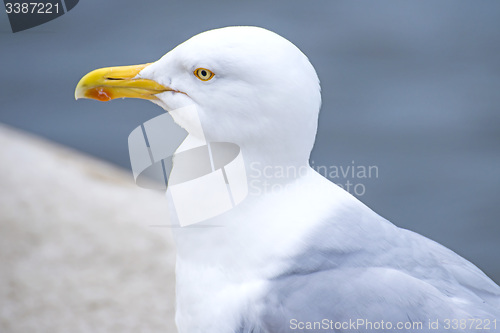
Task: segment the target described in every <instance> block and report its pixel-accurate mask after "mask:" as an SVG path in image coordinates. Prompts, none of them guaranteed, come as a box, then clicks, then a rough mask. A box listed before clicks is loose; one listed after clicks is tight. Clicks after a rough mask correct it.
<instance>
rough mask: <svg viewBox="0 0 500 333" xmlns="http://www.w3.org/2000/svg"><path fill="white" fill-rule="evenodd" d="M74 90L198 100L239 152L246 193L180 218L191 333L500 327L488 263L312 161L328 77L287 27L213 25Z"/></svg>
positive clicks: (211, 125) (207, 130)
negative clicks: (398, 217) (401, 220)
mask: <svg viewBox="0 0 500 333" xmlns="http://www.w3.org/2000/svg"><path fill="white" fill-rule="evenodd" d="M75 97H76V98H77V99H78V98H92V99H97V100H101V101H108V100H111V99H115V98H123V97H129V98H142V99H147V100H150V101H152V102H153V103H155V104H157V105H159V106H161V107H162V108H163V109H164V110H165V111H167V112H172V111H173V110H178V109H181V108H184V107H189V106H195V107H196V108H197V110H198V116H199V121H200V123H201V124H202V127H203V132H204V136H205V138H204V139H206V141H207V142H230V143H234V144H236V145H238V146H239V147H240V149H241V153H242V156H243V159H244V164H245V172H246V176H247V181H248V188H249V193H248V196H247V197H246V198H245V199H244V200H243V201H242V202H241V203H240V204H238V205H236V206H235V207H233V208H232V209H230V210H228V211H226V212H224V213H223V214H220V215H218V216H215V217H211V218H208V219H207V220H205V221H203V222H202V223H201V224H202V226H203V227H194V226H193V227H185V228H183V227H180V228H172V231H173V234H174V237H175V242H176V248H177V262H176V325H177V328H178V331H179V332H181V333H198V332H200V333H201V332H203V333H212V332H213V333H250V332H252V333H264V332H265V333H281V332H325V331H326V332H388V331H396V330H397V331H400V332H448V331H450V332H479V331H480V332H500V287H499V286H498V285H497V284H495V283H494V282H493V281H492V280H491V279H490V278H489V277H487V276H486V275H485V274H484V273H483V272H482V271H481V270H480V269H479V268H477V267H476V266H474V265H473V264H472V263H470V262H469V261H467V260H466V259H464V258H462V257H460V256H459V255H457V254H456V253H454V252H453V251H451V250H449V249H447V248H445V247H444V246H442V245H440V244H438V243H436V242H434V241H432V240H430V239H428V238H426V237H423V236H421V235H419V234H417V233H414V232H412V231H409V230H405V229H402V228H399V227H397V226H395V225H394V224H392V223H391V222H389V221H387V220H386V219H384V218H383V217H381V216H379V215H378V214H377V213H375V212H374V211H373V210H371V209H370V208H368V207H367V206H366V205H364V204H363V203H362V202H360V201H359V200H358V199H357V198H355V197H354V196H352V195H351V194H349V193H348V192H346V191H344V190H343V189H342V188H340V187H338V186H337V185H335V184H333V183H332V182H330V181H329V180H327V179H326V178H324V177H322V176H321V175H320V174H318V173H317V172H316V171H314V170H313V169H312V168H311V167H310V165H309V158H310V153H311V150H312V147H313V144H314V141H315V136H316V131H317V124H318V114H319V110H320V107H321V92H320V84H319V79H318V76H317V74H316V71H315V69H314V68H313V66H312V65H311V63H310V62H309V60H308V58H307V57H306V56H305V55H304V54H303V53H302V52H301V51H300V50H299V49H298V48H297V47H296V46H295V45H294V44H292V43H291V42H289V41H288V40H287V39H285V38H283V37H281V36H279V35H278V34H276V33H274V32H271V31H269V30H266V29H263V28H259V27H225V28H220V29H215V30H210V31H206V32H203V33H201V34H198V35H196V36H194V37H192V38H190V39H189V40H187V41H185V42H184V43H182V44H180V45H179V46H177V47H175V48H174V49H173V50H171V51H170V52H168V53H167V54H165V55H164V56H163V57H162V58H160V59H159V60H158V61H156V62H153V63H148V64H143V65H138V66H125V67H110V68H102V69H98V70H95V71H92V72H90V73H89V74H87V75H85V76H84V77H83V78H82V79H81V81H80V82H79V83H78V85H77V87H76V91H75ZM180 125H181V126H184V127H185V128H186V129H187V130H188V132H189V119H187V120H186V119H184V124H180ZM174 167H175V159H174ZM193 209H196V208H195V207H193ZM195 226H196V225H195Z"/></svg>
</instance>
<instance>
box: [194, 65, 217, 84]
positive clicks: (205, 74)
mask: <svg viewBox="0 0 500 333" xmlns="http://www.w3.org/2000/svg"><path fill="white" fill-rule="evenodd" d="M194 75H196V77H197V78H198V79H200V80H202V81H208V80H210V79H211V78H213V77H214V75H215V74H214V73H213V72H212V71H210V70H208V69H206V68H197V69H195V70H194Z"/></svg>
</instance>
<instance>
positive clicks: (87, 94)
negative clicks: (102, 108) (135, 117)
mask: <svg viewBox="0 0 500 333" xmlns="http://www.w3.org/2000/svg"><path fill="white" fill-rule="evenodd" d="M149 65H150V64H143V65H135V66H120V67H107V68H101V69H96V70H94V71H92V72H90V73H88V74H87V75H85V76H84V77H82V79H81V80H80V82H78V84H77V86H76V89H75V99H79V98H91V99H96V100H98V101H102V102H107V101H110V100H112V99H115V98H125V97H127V98H142V99H149V100H151V99H157V97H156V96H155V95H156V94H159V93H162V92H164V91H173V89H171V88H169V87H165V86H163V85H161V84H159V83H158V82H156V81H153V80H148V79H141V78H136V76H137V74H139V72H140V71H141V70H143V69H144V68H146V67H147V66H149Z"/></svg>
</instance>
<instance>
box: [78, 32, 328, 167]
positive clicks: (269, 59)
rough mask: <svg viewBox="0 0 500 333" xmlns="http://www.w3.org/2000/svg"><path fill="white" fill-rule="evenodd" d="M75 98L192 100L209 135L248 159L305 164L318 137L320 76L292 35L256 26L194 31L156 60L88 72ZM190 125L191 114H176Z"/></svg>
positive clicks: (179, 103) (168, 105)
mask: <svg viewBox="0 0 500 333" xmlns="http://www.w3.org/2000/svg"><path fill="white" fill-rule="evenodd" d="M75 97H76V98H92V99H97V100H101V101H108V100H111V99H114V98H124V97H131V98H142V99H148V100H151V101H152V102H154V103H155V104H157V105H159V106H161V107H162V108H163V109H164V110H166V111H167V112H168V111H172V110H176V109H179V108H182V107H186V106H195V107H196V109H197V111H198V117H199V121H200V123H201V126H202V128H203V133H204V135H205V139H206V140H207V141H209V142H231V143H235V144H237V145H239V146H240V147H241V149H242V152H243V155H244V156H245V159H250V160H254V161H255V160H257V161H259V162H263V163H272V164H285V165H299V164H300V165H303V164H307V163H308V159H309V155H310V152H311V149H312V146H313V144H314V140H315V136H316V130H317V122H318V113H319V109H320V105H321V95H320V86H319V80H318V76H317V74H316V72H315V70H314V68H313V66H312V65H311V63H310V62H309V60H308V59H307V57H306V56H305V55H304V54H303V53H302V52H301V51H300V50H299V49H298V48H297V47H296V46H295V45H293V44H292V43H291V42H289V41H288V40H286V39H285V38H283V37H281V36H279V35H277V34H276V33H274V32H271V31H268V30H266V29H263V28H257V27H226V28H221V29H215V30H210V31H206V32H203V33H201V34H199V35H196V36H194V37H192V38H190V39H189V40H187V41H185V42H184V43H182V44H180V45H178V46H177V47H176V48H174V49H173V50H171V51H170V52H168V53H167V54H165V55H164V56H163V57H162V58H160V59H159V60H158V61H156V62H154V63H150V64H143V65H137V66H122V67H108V68H102V69H98V70H95V71H93V72H90V73H89V74H87V75H85V76H84V77H83V78H82V79H81V81H80V82H79V83H78V85H77V88H76V91H75ZM174 120H175V121H176V122H177V123H178V124H179V125H180V126H182V127H184V128H186V129H187V130H188V132H190V126H192V125H193V124H190V119H188V118H186V119H175V118H174Z"/></svg>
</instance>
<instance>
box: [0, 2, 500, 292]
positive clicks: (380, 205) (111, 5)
mask: <svg viewBox="0 0 500 333" xmlns="http://www.w3.org/2000/svg"><path fill="white" fill-rule="evenodd" d="M499 18H500V2H498V1H494V0H482V1H472V0H470V1H464V0H461V1H458V0H441V1H435V0H418V1H417V0H414V1H400V0H392V1H384V0H379V1H376V2H375V1H369V0H365V1H348V0H344V1H332V0H319V1H318V0H317V1H314V2H311V1H273V2H269V1H260V0H259V1H257V0H253V1H246V2H236V1H233V2H229V1H210V2H209V1H201V0H198V1H183V2H179V1H165V0H154V1H144V2H139V1H123V0H121V1H119V0H108V1H97V0H81V1H80V3H79V4H78V5H77V6H76V7H75V8H74V9H73V10H72V11H71V12H69V13H67V14H65V15H64V16H62V17H60V18H58V19H56V20H54V21H51V22H49V23H47V24H44V25H42V26H39V27H36V28H33V29H30V30H27V31H23V32H19V33H16V34H13V33H12V32H11V31H10V27H9V24H8V21H7V15H6V14H5V13H0V59H1V64H2V69H1V70H0V73H1V80H0V122H3V123H5V124H8V125H11V126H14V127H17V128H20V129H23V130H26V131H28V132H31V133H35V134H37V135H41V136H43V137H46V138H48V139H50V140H53V141H56V142H59V143H61V144H64V145H67V146H70V147H73V148H75V149H77V150H80V151H83V152H85V153H88V154H91V155H94V156H96V157H98V158H101V159H105V160H108V161H110V162H112V163H115V164H117V165H120V166H122V167H124V168H130V164H129V159H128V148H127V137H128V134H129V133H130V132H131V131H132V130H133V129H134V128H135V127H137V126H138V125H139V124H140V123H142V122H144V121H146V120H148V119H150V118H152V117H154V116H156V115H158V114H160V113H161V112H162V110H160V108H158V107H157V106H155V105H153V104H152V103H148V102H146V101H143V100H116V101H113V102H111V103H99V102H96V101H89V100H81V101H78V102H76V101H75V100H74V97H73V94H74V88H75V86H76V83H77V82H78V80H79V79H80V78H81V77H82V76H83V75H84V74H86V73H87V72H89V71H90V70H93V69H95V68H99V67H104V66H112V65H128V64H138V63H145V62H151V61H154V60H156V59H158V58H159V57H160V56H162V55H163V54H164V53H166V52H168V51H169V50H170V49H172V48H173V47H175V46H176V45H177V44H179V43H181V42H183V41H184V40H186V39H188V38H189V37H191V36H193V35H195V34H197V33H199V32H202V31H205V30H209V29H213V28H217V27H223V26H228V25H256V26H261V27H265V28H267V29H270V30H273V31H275V32H277V33H278V34H280V35H282V36H284V37H285V38H287V39H289V40H290V41H292V42H293V43H294V44H296V45H297V46H298V47H299V48H300V49H301V50H302V51H303V52H304V53H306V54H307V55H308V57H309V59H310V60H311V62H312V63H313V65H314V66H315V68H316V70H317V72H318V74H319V77H320V79H321V82H322V89H323V107H322V112H321V117H320V124H319V130H318V136H317V142H316V146H315V149H314V151H313V154H312V160H313V161H314V164H315V165H316V166H326V167H331V166H337V167H340V166H343V167H344V168H345V167H347V166H352V165H354V166H366V167H368V166H376V167H377V169H378V177H375V175H374V174H372V177H371V178H369V179H363V178H358V177H354V178H349V179H343V178H334V179H332V180H333V181H334V182H336V183H340V184H345V183H346V181H347V180H349V181H350V182H351V183H352V184H361V185H359V186H362V187H359V186H358V193H359V192H361V189H364V194H363V195H361V196H358V197H359V198H360V199H361V200H362V201H363V202H365V203H366V204H367V205H368V206H370V207H371V208H372V209H374V210H375V211H376V212H378V213H380V214H381V215H382V216H384V217H386V218H388V219H389V220H390V221H392V222H393V223H395V224H396V225H398V226H400V227H404V228H408V229H411V230H414V231H416V232H419V233H421V234H423V235H425V236H427V237H430V238H432V239H434V240H436V241H438V242H440V243H442V244H444V245H445V246H447V247H449V248H451V249H452V250H454V251H455V252H457V253H459V254H461V255H462V256H464V257H466V258H467V259H469V260H471V261H472V262H474V263H475V264H476V265H478V266H479V267H480V268H481V269H483V270H484V271H485V272H486V273H487V274H488V275H489V276H491V277H492V278H494V280H495V281H496V282H497V283H498V282H500V261H499V260H498V256H499V255H500V242H499V238H500V202H499V197H500V190H499V189H500V186H499V185H500V154H499V144H500V93H499V90H500V19H499ZM0 163H1V162H0ZM131 181H132V177H131ZM351 193H353V191H351ZM13 195H15V193H13Z"/></svg>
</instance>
